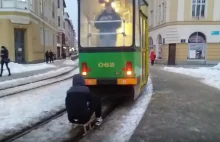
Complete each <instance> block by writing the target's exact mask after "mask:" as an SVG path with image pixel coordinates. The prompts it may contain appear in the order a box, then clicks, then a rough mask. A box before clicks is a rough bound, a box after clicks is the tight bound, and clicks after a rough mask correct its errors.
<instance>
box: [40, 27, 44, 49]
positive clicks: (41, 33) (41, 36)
mask: <svg viewBox="0 0 220 142" xmlns="http://www.w3.org/2000/svg"><path fill="white" fill-rule="evenodd" d="M43 30H44V29H43V27H41V28H40V40H41V45H44V31H43Z"/></svg>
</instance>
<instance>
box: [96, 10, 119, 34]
mask: <svg viewBox="0 0 220 142" xmlns="http://www.w3.org/2000/svg"><path fill="white" fill-rule="evenodd" d="M111 20H121V18H120V16H119V15H118V13H116V12H115V11H114V10H113V11H112V13H107V12H106V10H104V11H103V12H102V13H101V14H100V15H99V16H98V17H97V19H96V21H111ZM95 27H96V28H97V29H99V30H100V32H102V31H103V30H105V29H114V30H116V29H118V28H120V27H121V22H109V23H95Z"/></svg>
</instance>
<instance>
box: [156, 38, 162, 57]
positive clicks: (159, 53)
mask: <svg viewBox="0 0 220 142" xmlns="http://www.w3.org/2000/svg"><path fill="white" fill-rule="evenodd" d="M162 42H163V41H162V36H161V35H158V36H157V47H156V58H157V59H162Z"/></svg>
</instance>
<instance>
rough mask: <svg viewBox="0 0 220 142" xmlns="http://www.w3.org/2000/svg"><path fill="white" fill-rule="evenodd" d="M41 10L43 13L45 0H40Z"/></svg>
mask: <svg viewBox="0 0 220 142" xmlns="http://www.w3.org/2000/svg"><path fill="white" fill-rule="evenodd" d="M40 12H41V13H43V0H41V2H40Z"/></svg>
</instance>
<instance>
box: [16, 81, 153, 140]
mask: <svg viewBox="0 0 220 142" xmlns="http://www.w3.org/2000/svg"><path fill="white" fill-rule="evenodd" d="M152 89H153V87H152V83H151V79H149V81H148V86H147V88H145V91H144V92H143V94H142V95H141V96H140V97H139V99H138V100H137V101H136V102H134V103H132V104H130V103H129V104H128V103H125V104H121V105H119V107H118V108H117V109H115V110H113V112H112V114H110V116H107V117H106V118H105V119H104V121H103V124H102V126H100V128H97V130H94V131H91V135H92V136H93V137H89V138H88V141H89V142H93V141H94V142H97V141H108V142H111V141H112V142H125V141H126V140H128V139H129V138H130V136H131V135H132V133H133V131H134V130H135V128H136V126H137V125H138V123H139V121H140V119H141V118H142V116H143V114H144V112H145V111H146V108H147V106H148V104H149V101H150V99H151V96H152ZM105 108H107V106H105V105H104V106H103V110H104V109H105ZM75 134H76V132H75V126H73V125H72V124H71V123H68V119H67V114H64V115H63V116H61V117H59V118H58V119H55V120H52V121H51V122H49V123H47V124H46V125H44V126H42V127H40V128H39V129H36V130H33V131H31V132H30V133H28V134H27V135H25V136H24V137H21V138H19V139H17V140H15V142H36V141H38V142H51V141H56V142H62V141H69V140H70V138H72V137H73V136H74V135H75ZM102 134H103V135H102ZM88 135H89V134H88ZM94 137H95V138H96V137H97V138H98V140H94ZM85 138H87V136H85Z"/></svg>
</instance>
